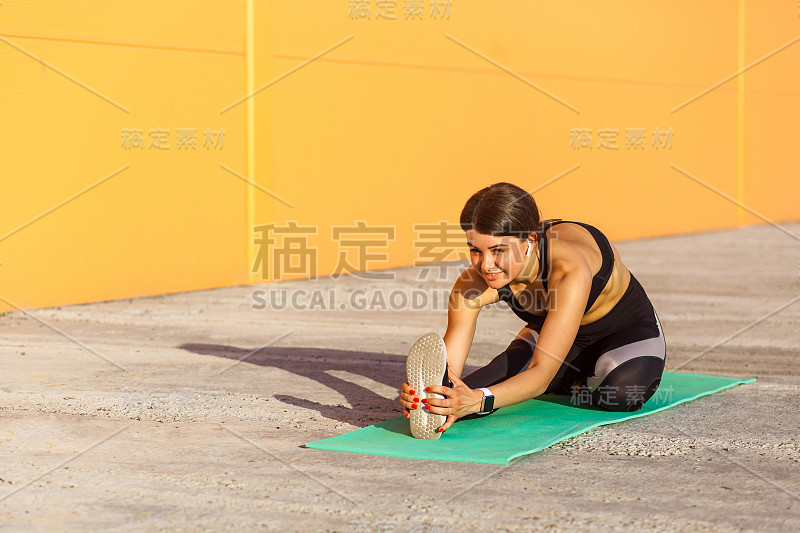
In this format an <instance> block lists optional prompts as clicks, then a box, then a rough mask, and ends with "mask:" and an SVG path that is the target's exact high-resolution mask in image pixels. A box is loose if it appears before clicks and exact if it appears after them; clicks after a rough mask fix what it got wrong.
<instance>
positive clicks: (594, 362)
mask: <svg viewBox="0 0 800 533" xmlns="http://www.w3.org/2000/svg"><path fill="white" fill-rule="evenodd" d="M460 222H461V227H462V229H463V230H464V231H465V233H466V237H467V245H468V246H469V250H470V258H471V259H470V262H471V265H470V266H469V267H468V268H467V269H466V270H465V271H464V272H463V273H462V274H461V275H460V276H459V278H458V279H457V280H456V282H455V285H454V286H453V289H452V291H451V293H450V303H449V310H448V321H447V331H446V333H445V335H444V346H442V347H441V353H442V359H441V361H442V366H443V367H444V366H445V365H446V368H447V371H445V369H444V368H442V369H441V370H442V371H441V373H439V374H438V375H439V376H442V375H444V374H446V376H445V379H444V380H442V381H441V382H442V383H443V384H442V385H439V384H435V385H430V386H428V387H425V390H413V389H412V388H411V387H410V386H409V383H408V381H407V382H405V383H403V385H402V387H401V390H400V404H401V405H402V406H403V413H404V414H405V416H406V417H407V418H409V417H411V418H412V422H414V421H415V420H413V418H420V417H434V418H431V419H428V418H426V420H425V421H426V422H427V424H428V426H430V422H432V421H435V424H436V425H435V429H434V430H433V431H437V433H439V434H440V433H441V432H443V431H444V430H446V429H447V428H449V427H450V426H452V425H453V423H454V422H455V421H456V420H457V419H458V418H462V417H465V416H468V415H473V416H475V415H476V414H477V415H478V416H479V415H482V414H488V413H490V412H493V411H494V410H495V409H497V408H500V407H504V406H508V405H512V404H516V403H519V402H522V401H525V400H528V399H530V398H535V397H536V396H539V395H541V394H545V393H556V394H572V395H573V397H572V400H573V403H574V404H576V405H582V406H586V407H589V408H600V409H606V410H612V411H635V410H638V409H640V408H641V407H642V405H643V404H644V403H645V402H646V401H647V400H648V399H649V398H650V397H651V396H652V395H653V393H655V391H656V389H657V388H658V385H659V383H660V381H661V375H662V372H663V370H664V363H665V360H666V342H665V340H664V334H663V332H662V330H661V324H660V322H659V320H658V315H657V314H656V312H655V309H653V305H652V304H651V303H650V300H649V299H648V297H647V295H646V294H645V291H644V289H643V288H642V286H641V285H640V284H639V282H638V281H637V280H636V278H635V277H634V276H633V274H632V273H631V272H630V271H629V270H628V269H627V268H626V267H625V265H624V264H623V262H622V260H621V258H620V256H619V252H618V251H617V249H616V248H615V247H614V246H613V245H612V244H611V243H610V242H609V241H608V239H607V238H606V237H605V236H604V235H603V234H602V233H601V232H600V231H599V230H597V229H596V228H595V227H593V226H590V225H588V224H584V223H581V222H570V221H565V220H560V219H556V220H547V221H544V222H542V221H540V216H539V210H538V208H537V207H536V203H535V201H534V200H533V198H532V197H531V196H530V195H529V194H528V193H527V192H526V191H525V190H523V189H521V188H519V187H516V186H514V185H512V184H510V183H497V184H494V185H492V186H490V187H486V188H484V189H481V190H480V191H478V192H477V193H475V194H474V195H473V196H472V197H471V198H470V199H469V200H468V201H467V203H466V205H465V206H464V209H463V211H462V212H461V221H460ZM500 300H502V301H504V302H506V303H507V304H509V306H510V307H511V309H512V311H513V312H514V313H515V314H516V315H517V316H519V317H520V318H521V319H522V320H524V321H525V322H526V326H525V327H523V328H522V330H521V331H520V332H519V334H518V335H517V337H516V338H515V339H514V340H513V341H512V342H511V344H510V345H509V346H508V348H506V350H505V351H504V352H503V353H501V354H500V355H498V356H497V357H495V358H494V359H493V360H492V361H491V362H490V363H489V364H488V365H486V366H484V367H483V368H479V369H478V370H476V371H475V372H473V373H471V374H469V375H468V376H466V377H464V378H463V379H462V378H461V373H462V371H463V369H464V363H465V362H466V359H467V355H468V353H469V349H470V346H471V345H472V339H473V337H474V335H475V327H476V322H477V319H478V313H479V312H480V310H481V308H482V307H484V306H486V305H490V304H494V303H497V302H498V301H500ZM436 337H437V338H438V335H436ZM421 341H422V339H421ZM440 342H441V341H440ZM418 344H419V346H417V345H415V349H412V353H416V352H418V353H421V354H422V359H419V360H420V361H423V363H424V361H425V359H424V358H425V357H427V355H426V354H428V355H429V352H430V350H431V349H430V348H427V349H428V352H425V351H424V350H425V348H424V346H430V344H431V340H430V339H427V340H426V341H425V342H421V343H418ZM434 344H435V343H434ZM434 351H435V349H434ZM445 353H446V363H445V362H444V354H445ZM411 355H412V354H410V355H409V357H411ZM434 359H435V358H434ZM428 364H429V363H428ZM428 372H429V374H430V369H429V370H428ZM434 372H436V370H434ZM447 378H449V382H448V379H447ZM418 387H420V386H419V385H418ZM420 388H421V387H420ZM590 406H593V407H590ZM411 411H413V414H412V413H411ZM413 426H414V424H412V427H413ZM415 436H417V435H415ZM425 438H435V437H431V436H426V437H425Z"/></svg>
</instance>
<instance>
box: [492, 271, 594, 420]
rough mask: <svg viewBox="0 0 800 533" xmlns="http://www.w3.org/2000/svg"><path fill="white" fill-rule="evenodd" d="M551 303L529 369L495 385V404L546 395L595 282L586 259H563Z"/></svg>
mask: <svg viewBox="0 0 800 533" xmlns="http://www.w3.org/2000/svg"><path fill="white" fill-rule="evenodd" d="M548 285H549V286H548V298H549V300H550V306H549V308H548V311H547V318H545V321H544V325H543V326H542V330H541V332H540V333H539V338H538V340H537V341H536V348H535V349H534V351H533V358H532V359H531V362H530V365H529V366H528V369H527V370H525V371H523V372H521V373H519V374H517V375H516V376H512V377H511V378H509V379H507V380H505V381H503V382H501V383H498V384H497V385H493V386H492V388H491V391H492V394H494V406H495V407H503V406H507V405H513V404H515V403H519V402H523V401H525V400H529V399H531V398H535V397H536V396H539V395H540V394H544V392H545V391H546V390H547V387H548V385H549V384H550V382H551V381H552V380H553V378H554V377H555V376H556V374H557V373H558V369H559V368H561V365H562V364H563V363H564V359H565V358H566V357H567V353H568V352H569V350H570V348H571V347H572V344H573V342H575V336H576V335H577V333H578V328H579V327H580V324H581V319H582V318H583V312H584V310H585V308H586V301H587V300H588V299H589V291H590V289H591V285H592V272H591V269H590V267H589V265H588V263H586V262H585V261H580V260H574V261H570V262H561V263H559V264H558V267H557V268H555V269H554V271H553V272H552V273H551V274H550V279H549V282H548Z"/></svg>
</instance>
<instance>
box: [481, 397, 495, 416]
mask: <svg viewBox="0 0 800 533" xmlns="http://www.w3.org/2000/svg"><path fill="white" fill-rule="evenodd" d="M493 408H494V396H485V397H484V398H483V411H484V412H488V411H491V410H492V409H493Z"/></svg>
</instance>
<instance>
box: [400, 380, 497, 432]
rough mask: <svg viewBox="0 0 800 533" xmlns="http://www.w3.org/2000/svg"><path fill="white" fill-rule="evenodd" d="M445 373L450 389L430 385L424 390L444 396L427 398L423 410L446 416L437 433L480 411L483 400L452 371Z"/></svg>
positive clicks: (477, 391)
mask: <svg viewBox="0 0 800 533" xmlns="http://www.w3.org/2000/svg"><path fill="white" fill-rule="evenodd" d="M447 373H448V377H449V378H450V381H451V382H452V384H453V386H452V387H445V386H444V385H431V386H430V387H428V388H427V389H425V390H426V391H429V392H436V393H439V394H442V395H444V396H445V397H444V398H427V400H426V401H425V404H426V405H425V408H426V409H429V410H430V412H431V413H437V414H441V415H447V420H446V421H445V423H444V424H443V425H442V426H441V427H440V428H439V431H444V430H446V429H448V428H449V427H450V426H452V425H453V423H454V422H455V421H456V420H458V419H459V418H461V417H462V416H466V415H468V414H471V413H477V412H478V411H480V410H481V401H482V400H483V392H482V391H479V390H473V389H470V388H469V387H467V386H466V385H465V384H464V382H463V381H461V380H460V379H459V378H458V377H456V375H455V374H454V373H453V371H452V370H449V369H448V372H447ZM406 385H407V383H406ZM412 403H413V402H412ZM418 407H419V406H418ZM406 417H408V415H406Z"/></svg>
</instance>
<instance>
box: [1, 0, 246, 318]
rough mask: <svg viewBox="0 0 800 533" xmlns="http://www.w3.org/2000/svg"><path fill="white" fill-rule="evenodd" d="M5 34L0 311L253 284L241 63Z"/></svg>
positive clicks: (221, 57)
mask: <svg viewBox="0 0 800 533" xmlns="http://www.w3.org/2000/svg"><path fill="white" fill-rule="evenodd" d="M3 7H6V6H5V4H4V5H3ZM3 37H4V39H6V40H7V41H8V42H0V68H1V69H2V72H3V76H4V83H3V84H2V86H0V98H1V99H2V101H3V102H5V104H4V108H3V119H2V120H3V128H1V129H0V152H1V156H0V161H2V162H1V163H0V165H2V170H1V171H0V175H1V176H2V179H0V197H2V198H3V199H4V202H3V210H2V212H1V213H0V261H2V266H0V296H2V297H3V298H4V299H5V300H6V301H0V306H2V308H3V309H9V308H12V307H13V306H14V305H16V306H20V307H42V306H48V305H55V304H67V303H75V302H85V301H93V300H105V299H113V298H125V297H133V296H141V295H149V294H159V293H166V292H178V291H185V290H193V289H198V288H202V287H219V286H226V285H231V284H237V283H245V282H246V281H247V275H246V268H247V260H246V246H247V244H246V243H247V231H246V212H245V209H244V207H245V206H244V198H245V192H246V188H247V185H246V184H245V183H243V182H242V181H241V180H240V179H238V178H237V177H235V176H233V175H231V174H230V173H228V172H226V171H225V170H224V169H223V168H221V167H220V163H224V164H226V165H229V166H231V167H241V166H243V164H244V147H245V138H244V135H245V129H244V121H243V117H241V116H239V117H237V116H236V115H233V114H230V115H228V114H223V115H220V109H221V108H222V107H223V106H225V105H227V104H228V103H230V102H231V101H233V100H235V99H236V98H239V97H241V96H242V95H243V94H244V90H245V87H244V79H245V76H244V61H243V58H242V57H241V56H231V55H222V54H201V53H195V52H183V51H175V50H161V49H154V48H147V47H145V48H136V47H114V46H99V45H87V44H80V43H73V42H56V41H52V40H38V39H33V40H22V39H17V38H13V37H7V36H5V35H4V36H3ZM9 42H10V43H12V44H13V45H16V47H15V46H12V45H10V44H8V43H9ZM19 48H22V49H23V50H24V52H23V51H21V50H20V49H19ZM32 56H33V57H32ZM36 58H39V59H40V61H38V60H37V59H36ZM54 69H58V72H57V71H56V70H54ZM62 73H63V74H62ZM123 108H124V109H123ZM134 128H135V129H139V130H141V140H142V142H143V145H141V147H134V148H130V147H126V146H124V145H123V133H124V132H125V130H132V129H134ZM183 129H194V130H195V131H194V134H191V133H190V132H188V131H187V132H186V133H187V138H188V139H191V138H192V137H193V138H194V143H195V145H194V147H192V146H191V143H187V144H184V145H183V146H181V145H180V144H179V139H178V135H179V130H183ZM206 129H209V130H211V131H213V132H215V135H213V136H212V140H213V141H215V143H216V144H214V145H209V146H208V147H204V146H203V141H204V134H205V131H206ZM151 130H162V133H164V134H166V137H165V138H164V139H163V142H162V143H161V144H162V148H157V147H156V146H153V147H151V146H150V143H151V141H153V140H155V139H156V138H157V136H158V132H157V131H152V132H151ZM220 130H222V131H224V133H223V134H222V138H221V139H220V138H219V137H218V132H219V131H220ZM129 138H130V137H129ZM220 141H221V144H220ZM115 172H117V173H116V174H114V173H115ZM93 185H95V186H94V187H92V186H93ZM87 188H90V189H89V190H86V189H87ZM84 190H85V192H84V193H83V194H80V195H79V196H77V197H75V195H76V194H78V193H80V192H81V191H84ZM72 197H74V199H72V200H71V201H68V200H69V199H70V198H72ZM59 206H60V207H59ZM43 214H46V216H43V217H41V215H43Z"/></svg>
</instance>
